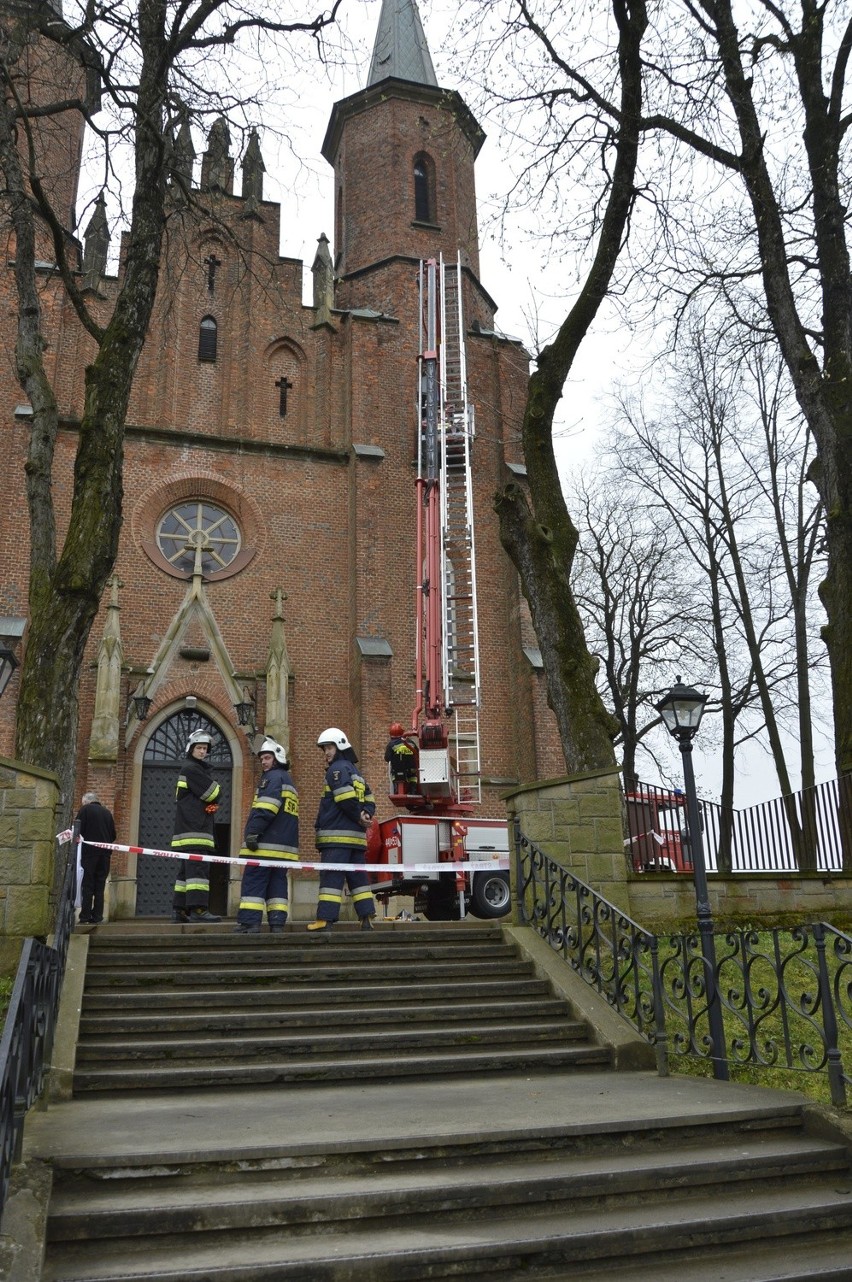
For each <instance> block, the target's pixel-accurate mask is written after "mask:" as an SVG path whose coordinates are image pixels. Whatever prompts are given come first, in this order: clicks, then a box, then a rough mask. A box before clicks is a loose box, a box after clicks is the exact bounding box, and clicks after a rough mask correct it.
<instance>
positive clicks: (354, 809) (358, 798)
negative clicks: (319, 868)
mask: <svg viewBox="0 0 852 1282" xmlns="http://www.w3.org/2000/svg"><path fill="white" fill-rule="evenodd" d="M362 810H366V811H367V813H368V814H370V815H374V814H375V813H376V802H375V798H374V797H373V794H372V792H371V791H370V789H369V787H368V786H367V782H366V780H365V779H364V776H363V775H361V774H359V773H358V771H357V769H356V768H355V766H354V765H353V764H352V762H351V761H347V760H346V758H345V757H342V756H340V755H338V756H337V757H335V759H334V761H332V763H331V765H330V766H329V767H328V769H327V770H326V772H325V788H324V789H323V793H322V796H321V798H320V804H319V811H318V812H317V821H316V830H317V838H316V843H317V849H318V850H322V849H323V848H324V847H325V846H349V847H351V848H353V849H355V850H366V848H367V833H366V831H365V829H364V825H363V824H362V823H361V811H362Z"/></svg>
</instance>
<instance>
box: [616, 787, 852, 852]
mask: <svg viewBox="0 0 852 1282" xmlns="http://www.w3.org/2000/svg"><path fill="white" fill-rule="evenodd" d="M624 797H625V808H626V816H627V819H626V824H627V840H626V843H625V845H626V849H627V851H628V857H629V859H630V862H631V864H632V866H633V868H634V869H635V870H636V871H637V872H654V871H657V872H691V871H692V840H691V834H690V831H689V820H688V818H687V813H686V798H685V796H684V794H683V793H682V792H681V791H680V790H679V789H677V788H675V789H666V788H658V787H654V786H653V785H651V784H645V783H639V782H638V781H637V780H632V781H625V785H624ZM698 804H699V810H700V816H701V829H702V839H703V842H704V859H705V863H706V865H707V869H708V871H710V872H723V873H728V872H734V873H737V872H779V873H795V872H802V873H806V872H850V873H852V775H841V777H840V778H839V779H831V780H829V781H828V782H827V783H822V784H818V785H817V786H816V787H814V788H805V789H803V790H802V791H801V792H794V793H791V794H790V795H789V796H787V797H776V798H773V800H771V801H764V802H761V803H760V804H759V805H756V806H749V807H747V808H746V809H744V810H734V809H729V808H727V807H722V806H720V805H719V804H718V803H717V802H715V801H699V803H698Z"/></svg>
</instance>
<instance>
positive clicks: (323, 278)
mask: <svg viewBox="0 0 852 1282" xmlns="http://www.w3.org/2000/svg"><path fill="white" fill-rule="evenodd" d="M317 245H318V248H317V252H316V254H315V256H314V261H313V266H312V267H311V271H312V273H313V277H314V307H315V309H316V313H317V319H316V324H317V325H322V324H330V323H331V309H332V308H333V307H334V266H333V265H332V261H331V254H330V253H329V248H328V237H327V236H326V234H325V232H323V234H322V235H321V236H320V238H319V241H318V242H317Z"/></svg>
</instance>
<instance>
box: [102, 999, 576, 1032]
mask: <svg viewBox="0 0 852 1282" xmlns="http://www.w3.org/2000/svg"><path fill="white" fill-rule="evenodd" d="M418 991H419V990H417V989H414V990H412V993H411V994H410V995H407V996H405V995H402V994H399V995H397V997H396V999H395V1000H394V1001H393V1005H392V1006H390V1005H383V1006H377V1005H368V1004H367V1003H366V1002H364V1001H362V1002H360V1003H359V1004H357V1005H355V1006H353V1005H352V1003H351V1001H349V1002H347V1003H346V1005H341V1006H340V1007H339V1008H336V1009H335V1010H334V1013H333V1015H331V1014H330V1013H329V1005H330V1004H329V1002H328V1001H327V1000H326V998H325V996H324V995H323V997H322V998H319V997H318V999H317V1004H316V1005H315V1006H296V1005H294V1006H291V1007H290V1008H289V1009H288V1008H286V1007H285V1006H284V1003H283V1002H282V1003H280V1004H276V1006H275V1007H274V1008H271V1009H259V1010H248V1011H247V1010H244V1009H243V1008H242V1003H241V1002H240V1003H239V1006H238V1005H237V1003H235V1002H232V1003H231V1004H230V1006H229V1008H228V1009H226V1010H221V1009H216V1008H215V1007H214V1008H213V1009H211V1010H207V1009H204V1010H202V1011H200V1012H199V1011H198V1003H197V1002H193V1007H192V1009H191V1010H184V1011H180V1012H176V1013H171V1012H168V1011H160V1010H154V1011H149V1012H147V1013H142V1014H138V1015H130V1014H125V1013H123V1007H122V1013H121V1014H117V1015H110V1014H103V1013H99V1014H91V1015H89V1014H84V1015H83V1018H82V1019H81V1021H80V1037H81V1039H82V1040H85V1041H88V1040H89V1039H90V1038H99V1039H100V1038H116V1037H128V1036H132V1035H134V1034H144V1036H146V1037H149V1036H154V1035H158V1034H166V1033H177V1034H183V1036H188V1035H190V1034H200V1035H202V1036H203V1035H204V1034H213V1033H225V1034H227V1033H245V1032H251V1031H253V1030H256V1029H259V1030H261V1031H263V1032H268V1031H270V1030H272V1029H275V1028H281V1029H294V1028H328V1027H329V1025H333V1027H335V1028H348V1027H357V1028H361V1027H364V1026H367V1027H369V1028H375V1029H379V1028H381V1027H382V1026H383V1025H388V1026H391V1027H398V1026H400V1025H401V1024H403V1023H404V1024H406V1025H411V1024H433V1023H435V1022H436V1021H438V1020H440V1021H441V1022H442V1023H444V1024H447V1023H457V1024H465V1023H467V1022H468V1021H469V1020H471V1019H473V1021H474V1024H475V1026H476V1027H488V1026H489V1025H492V1024H496V1023H506V1022H507V1021H509V1020H514V1021H520V1020H524V1019H530V1018H533V1017H534V1018H535V1019H536V1020H544V1019H553V1020H557V1019H564V1018H565V1014H566V1010H567V1009H568V1007H567V1006H566V1004H565V1002H563V1001H561V1000H560V999H558V998H555V997H553V998H548V997H540V998H535V997H534V998H530V999H528V1000H526V1001H512V1000H510V999H509V998H506V997H498V996H489V997H479V998H477V999H476V1000H475V1004H474V1003H470V1002H466V1003H465V1005H464V1006H462V1005H460V1004H458V1003H456V1002H453V1001H447V1002H446V1003H441V1004H438V1003H431V1002H430V1003H428V1004H426V1003H424V1002H423V1001H421V1000H420V999H419V997H418V996H417V993H418ZM340 994H341V998H340V1000H341V1001H343V999H344V998H345V997H346V996H347V995H348V994H347V990H345V989H341V990H340ZM471 1011H473V1015H471Z"/></svg>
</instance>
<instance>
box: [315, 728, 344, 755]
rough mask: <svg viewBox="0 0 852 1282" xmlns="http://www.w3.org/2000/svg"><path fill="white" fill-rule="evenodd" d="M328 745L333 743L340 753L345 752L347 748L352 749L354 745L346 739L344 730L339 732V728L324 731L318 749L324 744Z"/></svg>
mask: <svg viewBox="0 0 852 1282" xmlns="http://www.w3.org/2000/svg"><path fill="white" fill-rule="evenodd" d="M327 743H333V744H334V746H335V748H337V749H338V751H340V752H345V751H346V749H347V748H351V747H352V744H351V743H350V742H349V740H348V739H347V738H346V735H345V734H344V733H343V731H342V730H339V729H338V728H337V726H329V728H328V729H327V730H323V732H322V734H321V735H320V737H319V738H318V739H317V747H319V748H322V747H323V746H324V744H327Z"/></svg>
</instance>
